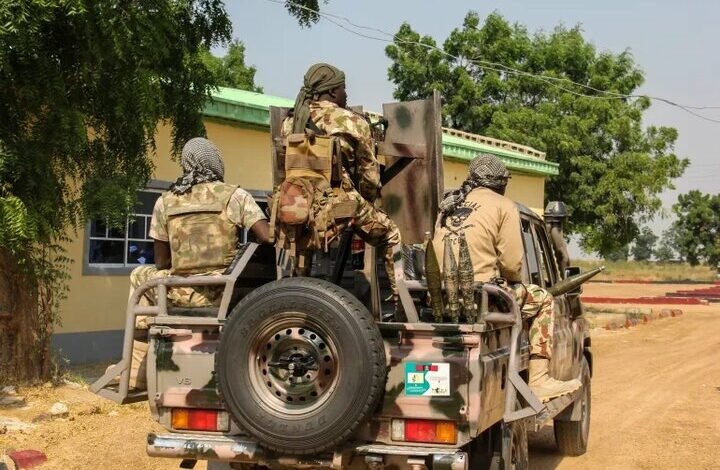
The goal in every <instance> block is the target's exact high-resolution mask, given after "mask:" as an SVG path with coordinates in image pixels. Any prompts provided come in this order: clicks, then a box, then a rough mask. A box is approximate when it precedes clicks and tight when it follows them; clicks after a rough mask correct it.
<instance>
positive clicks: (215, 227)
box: [163, 182, 238, 274]
mask: <svg viewBox="0 0 720 470" xmlns="http://www.w3.org/2000/svg"><path fill="white" fill-rule="evenodd" d="M236 189H237V186H233V185H229V184H225V183H221V182H214V183H202V184H198V185H195V186H193V187H192V189H191V190H190V192H189V193H186V194H180V195H178V194H173V193H166V194H165V195H163V204H164V205H165V215H166V217H167V230H168V236H169V239H170V253H171V255H172V269H171V272H172V274H198V273H204V272H208V271H212V270H216V269H222V268H225V267H227V266H229V265H230V263H231V262H232V260H233V258H234V257H235V254H236V253H237V243H238V232H237V226H236V225H235V224H234V223H233V222H232V221H230V219H228V217H227V211H226V208H227V205H228V201H230V197H231V196H232V195H233V193H234V192H235V190H236Z"/></svg>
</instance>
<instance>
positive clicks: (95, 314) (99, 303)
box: [56, 120, 545, 333]
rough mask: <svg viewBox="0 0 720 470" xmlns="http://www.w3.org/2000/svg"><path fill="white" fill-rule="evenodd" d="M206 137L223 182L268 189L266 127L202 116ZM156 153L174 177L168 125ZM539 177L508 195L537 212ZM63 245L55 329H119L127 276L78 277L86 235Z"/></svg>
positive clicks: (456, 170)
mask: <svg viewBox="0 0 720 470" xmlns="http://www.w3.org/2000/svg"><path fill="white" fill-rule="evenodd" d="M205 127H206V129H207V134H208V138H209V139H210V140H212V141H213V142H215V143H216V144H217V145H218V147H219V148H220V151H221V153H222V155H223V158H224V160H225V180H226V181H227V182H230V183H234V184H238V185H240V186H241V187H243V188H245V189H255V190H269V189H270V188H271V186H272V172H271V168H270V139H269V135H268V132H267V131H261V130H253V129H247V128H244V127H239V126H236V125H233V124H231V123H226V122H221V121H216V120H206V121H205ZM156 141H157V153H156V155H154V156H153V161H154V163H155V171H154V173H153V179H156V180H162V181H174V180H175V179H176V178H177V177H178V176H179V175H180V166H179V164H178V162H175V161H173V160H171V158H170V145H171V140H170V129H169V128H168V127H167V126H162V127H160V128H159V130H158V135H157V139H156ZM444 172H445V188H446V189H452V188H456V187H458V186H459V185H460V183H461V182H462V181H463V180H464V179H465V176H466V175H467V164H464V163H459V162H454V161H446V162H445V164H444ZM544 184H545V180H544V178H542V177H540V176H527V175H516V174H514V175H513V177H512V179H511V180H510V184H509V186H508V196H509V197H511V198H512V199H514V200H517V201H519V202H521V203H523V204H525V205H527V206H529V207H530V208H532V209H533V210H536V211H540V212H541V211H542V205H543V191H544ZM77 235H78V236H77V237H76V238H75V241H74V242H72V243H70V244H69V245H68V246H67V249H68V255H69V256H70V257H71V258H72V259H74V260H75V262H74V263H73V265H72V268H71V281H70V283H69V287H70V293H69V294H68V298H67V300H65V302H64V303H63V305H62V307H61V309H62V312H61V313H62V325H61V326H59V327H58V328H57V329H56V333H71V332H91V331H103V330H119V329H122V328H123V327H124V322H125V306H126V303H127V296H128V290H129V284H128V276H127V274H122V275H108V276H101V275H83V274H82V268H83V254H84V250H85V249H86V247H85V242H84V240H85V233H84V230H82V231H80V232H79V233H78V234H77Z"/></svg>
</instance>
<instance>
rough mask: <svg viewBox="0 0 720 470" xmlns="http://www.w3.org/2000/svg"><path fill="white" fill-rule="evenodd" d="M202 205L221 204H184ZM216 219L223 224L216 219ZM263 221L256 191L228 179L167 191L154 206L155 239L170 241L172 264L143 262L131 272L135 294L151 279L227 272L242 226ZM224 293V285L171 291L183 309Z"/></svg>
mask: <svg viewBox="0 0 720 470" xmlns="http://www.w3.org/2000/svg"><path fill="white" fill-rule="evenodd" d="M215 196H219V198H216V197H215ZM225 197H227V199H225ZM198 204H206V205H215V206H217V209H218V210H217V212H216V213H214V214H213V213H197V212H194V213H193V212H183V207H190V206H194V205H198ZM178 219H180V220H178ZM213 219H220V222H219V223H213ZM262 219H265V214H263V212H262V209H260V207H259V206H258V205H257V203H256V202H255V200H254V199H253V198H252V196H251V195H250V193H248V192H247V191H245V190H244V189H241V188H238V187H235V186H231V185H228V184H225V183H220V182H213V183H202V184H198V185H195V186H193V188H192V190H191V192H189V193H187V194H183V195H179V196H178V195H174V194H172V193H165V194H163V196H162V197H160V198H158V200H157V202H156V203H155V207H154V209H153V215H152V220H151V222H150V237H151V238H153V239H155V240H160V241H166V242H169V243H170V252H171V263H172V268H171V269H157V268H156V267H155V266H138V267H137V268H135V269H134V270H133V271H132V273H130V286H131V292H132V290H134V289H135V288H136V287H138V286H139V285H141V284H143V283H144V282H146V281H148V280H150V279H157V278H163V277H168V276H172V275H197V276H206V275H213V274H222V273H223V272H224V271H225V269H226V268H227V266H229V265H230V263H231V262H232V260H233V258H234V257H235V254H236V253H237V243H238V233H237V227H245V228H250V227H252V226H253V225H254V224H255V223H256V222H258V221H259V220H262ZM221 296H222V287H175V288H172V289H170V290H169V291H168V300H169V301H170V304H171V305H175V306H179V307H205V306H210V305H218V304H219V302H220V297H221ZM154 299H155V293H154V289H153V290H150V291H148V293H147V294H146V295H145V296H144V298H143V299H141V300H142V301H143V302H144V303H147V304H154Z"/></svg>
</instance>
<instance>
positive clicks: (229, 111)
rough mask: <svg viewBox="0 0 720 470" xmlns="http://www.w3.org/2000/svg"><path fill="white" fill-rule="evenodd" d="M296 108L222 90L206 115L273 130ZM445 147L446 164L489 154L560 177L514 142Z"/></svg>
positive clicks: (471, 140)
mask: <svg viewBox="0 0 720 470" xmlns="http://www.w3.org/2000/svg"><path fill="white" fill-rule="evenodd" d="M294 104H295V102H294V101H293V100H291V99H288V98H281V97H279V96H271V95H265V94H263V93H255V92H252V91H245V90H238V89H235V88H225V87H219V88H218V89H217V90H215V91H214V92H213V93H212V99H211V100H210V101H209V102H208V103H207V104H206V105H205V109H204V111H203V113H204V114H205V115H206V116H208V117H213V118H217V119H227V120H230V121H235V122H240V123H242V124H245V125H249V126H252V127H260V128H265V129H266V128H269V127H270V110H269V108H270V106H279V107H286V108H289V107H291V106H293V105H294ZM451 134H453V135H451ZM463 136H467V138H466V137H463ZM442 143H443V158H444V159H446V160H459V161H463V162H468V161H470V160H472V159H473V158H474V157H475V155H476V154H477V153H479V152H487V153H491V154H493V155H497V156H498V157H500V158H501V159H502V160H503V161H504V162H505V164H506V165H507V167H508V169H510V170H514V171H517V172H521V173H530V174H536V175H542V176H551V175H557V174H558V166H559V165H558V164H557V163H554V162H548V161H546V160H544V159H543V158H539V157H537V156H534V155H542V153H541V152H538V151H537V150H534V149H530V148H528V147H523V146H520V145H515V144H512V143H510V142H502V141H498V140H495V139H489V138H484V137H482V136H476V135H474V134H466V133H463V132H455V131H453V130H450V129H445V130H443V136H442ZM507 147H510V148H507ZM515 149H517V150H515ZM523 152H524V153H523ZM527 153H530V155H528V154H527Z"/></svg>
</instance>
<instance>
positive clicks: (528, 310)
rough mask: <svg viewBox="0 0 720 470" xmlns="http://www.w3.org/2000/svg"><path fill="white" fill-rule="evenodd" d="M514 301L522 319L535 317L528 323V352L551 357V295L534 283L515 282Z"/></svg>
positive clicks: (552, 318)
mask: <svg viewBox="0 0 720 470" xmlns="http://www.w3.org/2000/svg"><path fill="white" fill-rule="evenodd" d="M513 292H514V294H515V301H516V302H517V303H518V305H520V312H521V313H522V317H523V319H527V318H531V317H533V316H534V317H535V318H534V319H533V321H532V324H531V325H530V331H529V332H528V333H529V336H530V338H529V340H530V354H531V355H535V356H540V357H544V358H546V359H550V358H551V357H552V342H553V327H554V325H553V323H554V316H553V313H554V308H553V307H554V303H553V298H552V295H550V294H549V293H548V291H546V290H545V289H543V288H542V287H540V286H538V285H535V284H515V285H514V286H513Z"/></svg>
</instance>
